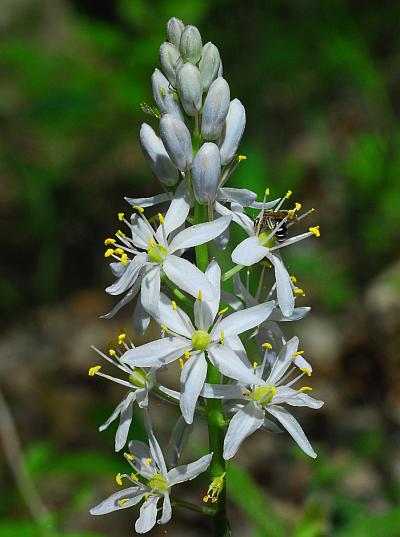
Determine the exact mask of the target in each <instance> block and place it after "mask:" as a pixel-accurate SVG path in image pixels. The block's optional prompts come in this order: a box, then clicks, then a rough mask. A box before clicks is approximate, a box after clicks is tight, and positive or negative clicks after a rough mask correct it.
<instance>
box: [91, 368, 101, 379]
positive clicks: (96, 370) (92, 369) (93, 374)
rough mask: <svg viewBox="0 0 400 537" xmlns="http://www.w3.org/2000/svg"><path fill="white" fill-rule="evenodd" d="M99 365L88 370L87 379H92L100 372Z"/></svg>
mask: <svg viewBox="0 0 400 537" xmlns="http://www.w3.org/2000/svg"><path fill="white" fill-rule="evenodd" d="M100 369H101V365H94V366H93V367H91V368H90V369H89V377H94V376H95V374H96V373H97V372H98V371H100Z"/></svg>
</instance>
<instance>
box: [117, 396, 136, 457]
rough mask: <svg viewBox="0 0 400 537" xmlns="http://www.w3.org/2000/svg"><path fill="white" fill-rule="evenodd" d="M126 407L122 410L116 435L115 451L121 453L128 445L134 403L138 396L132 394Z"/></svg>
mask: <svg viewBox="0 0 400 537" xmlns="http://www.w3.org/2000/svg"><path fill="white" fill-rule="evenodd" d="M129 396H130V397H129V398H128V401H127V404H126V405H125V407H124V408H123V409H122V410H121V416H120V419H119V425H118V429H117V432H116V434H115V451H120V450H121V449H122V448H123V447H124V445H125V444H126V440H127V438H128V433H129V428H130V426H131V423H132V414H133V403H134V401H135V399H136V394H135V393H134V392H131V393H130V394H129Z"/></svg>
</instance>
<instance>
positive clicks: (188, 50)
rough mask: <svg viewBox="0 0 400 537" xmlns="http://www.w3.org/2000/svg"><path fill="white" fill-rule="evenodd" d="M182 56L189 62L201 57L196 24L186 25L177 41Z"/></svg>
mask: <svg viewBox="0 0 400 537" xmlns="http://www.w3.org/2000/svg"><path fill="white" fill-rule="evenodd" d="M179 48H180V51H181V56H182V58H183V59H184V60H185V61H187V62H190V63H197V62H198V61H199V60H200V57H201V49H202V42H201V35H200V32H199V30H198V29H197V28H196V26H191V25H189V26H186V28H185V29H184V30H183V32H182V35H181V40H180V43H179Z"/></svg>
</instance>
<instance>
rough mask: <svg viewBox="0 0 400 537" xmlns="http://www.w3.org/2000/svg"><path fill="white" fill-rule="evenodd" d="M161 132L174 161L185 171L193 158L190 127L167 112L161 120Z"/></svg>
mask: <svg viewBox="0 0 400 537" xmlns="http://www.w3.org/2000/svg"><path fill="white" fill-rule="evenodd" d="M160 134H161V139H162V141H163V142H164V146H165V149H166V150H167V152H168V154H169V156H170V158H171V160H172V162H173V163H174V164H175V166H176V167H177V168H178V169H179V170H181V171H185V170H186V169H187V167H188V166H190V164H191V162H192V160H193V148H192V140H191V138H190V132H189V129H188V128H187V127H186V125H185V124H184V123H183V121H180V120H179V119H176V118H175V117H174V116H172V115H171V114H165V115H164V116H162V118H161V120H160Z"/></svg>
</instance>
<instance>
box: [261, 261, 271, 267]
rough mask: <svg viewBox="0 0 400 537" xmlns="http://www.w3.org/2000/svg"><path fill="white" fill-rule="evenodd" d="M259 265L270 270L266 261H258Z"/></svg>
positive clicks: (269, 264) (269, 265)
mask: <svg viewBox="0 0 400 537" xmlns="http://www.w3.org/2000/svg"><path fill="white" fill-rule="evenodd" d="M260 265H261V266H262V267H267V268H271V267H272V265H271V263H268V261H260Z"/></svg>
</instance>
